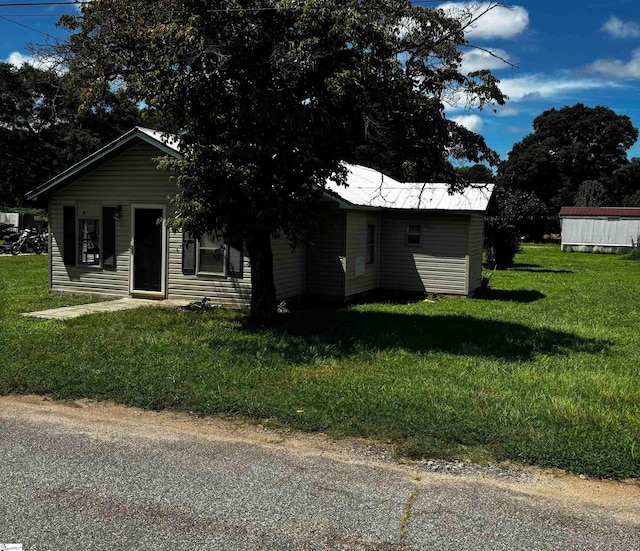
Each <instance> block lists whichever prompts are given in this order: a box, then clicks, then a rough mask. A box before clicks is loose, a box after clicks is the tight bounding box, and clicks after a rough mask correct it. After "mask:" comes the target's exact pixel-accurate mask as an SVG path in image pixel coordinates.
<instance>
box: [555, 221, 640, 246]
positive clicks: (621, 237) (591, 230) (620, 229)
mask: <svg viewBox="0 0 640 551" xmlns="http://www.w3.org/2000/svg"><path fill="white" fill-rule="evenodd" d="M639 235H640V220H638V219H637V218H635V219H634V218H620V217H611V218H606V217H591V218H587V217H581V218H563V219H562V245H563V247H564V246H565V245H600V246H609V247H631V240H632V239H633V242H634V243H635V242H636V241H637V239H638V236H639Z"/></svg>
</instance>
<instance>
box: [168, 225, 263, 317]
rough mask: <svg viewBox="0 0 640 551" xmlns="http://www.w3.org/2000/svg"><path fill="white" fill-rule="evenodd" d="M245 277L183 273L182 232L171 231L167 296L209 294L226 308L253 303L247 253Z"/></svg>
mask: <svg viewBox="0 0 640 551" xmlns="http://www.w3.org/2000/svg"><path fill="white" fill-rule="evenodd" d="M242 276H243V277H225V276H216V275H205V274H198V275H185V274H183V273H182V233H181V232H177V233H170V235H169V278H168V282H169V283H168V287H169V293H168V298H170V299H181V300H201V299H203V298H205V297H207V298H209V299H210V300H211V302H213V303H214V304H220V305H221V306H223V307H225V308H244V307H248V306H249V305H250V303H251V266H250V265H249V259H248V258H247V256H246V253H245V256H244V264H243V269H242Z"/></svg>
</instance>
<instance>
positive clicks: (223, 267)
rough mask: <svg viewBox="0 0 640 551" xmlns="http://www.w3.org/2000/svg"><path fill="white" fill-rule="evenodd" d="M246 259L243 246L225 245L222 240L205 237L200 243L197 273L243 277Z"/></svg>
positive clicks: (201, 238)
mask: <svg viewBox="0 0 640 551" xmlns="http://www.w3.org/2000/svg"><path fill="white" fill-rule="evenodd" d="M243 263H244V257H243V253H242V246H241V245H233V244H231V243H224V242H223V240H222V239H220V238H217V237H212V236H210V235H203V236H202V237H200V240H199V241H198V255H197V273H198V274H202V275H218V276H227V277H242V271H243Z"/></svg>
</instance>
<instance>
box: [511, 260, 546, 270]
mask: <svg viewBox="0 0 640 551" xmlns="http://www.w3.org/2000/svg"><path fill="white" fill-rule="evenodd" d="M511 268H512V269H513V270H519V269H522V268H542V266H540V264H526V263H524V262H514V263H513V266H511Z"/></svg>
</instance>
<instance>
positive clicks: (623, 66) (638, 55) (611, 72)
mask: <svg viewBox="0 0 640 551" xmlns="http://www.w3.org/2000/svg"><path fill="white" fill-rule="evenodd" d="M587 69H588V70H589V71H592V72H594V73H599V74H601V75H605V76H608V77H612V78H619V79H626V78H632V79H640V48H638V49H636V50H634V51H633V53H632V54H631V59H630V60H629V61H627V62H624V61H621V60H619V59H598V60H596V61H594V62H593V63H592V64H591V65H589V66H588V67H587Z"/></svg>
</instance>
